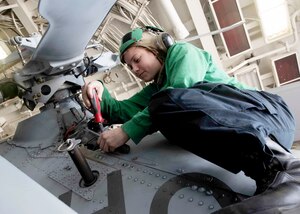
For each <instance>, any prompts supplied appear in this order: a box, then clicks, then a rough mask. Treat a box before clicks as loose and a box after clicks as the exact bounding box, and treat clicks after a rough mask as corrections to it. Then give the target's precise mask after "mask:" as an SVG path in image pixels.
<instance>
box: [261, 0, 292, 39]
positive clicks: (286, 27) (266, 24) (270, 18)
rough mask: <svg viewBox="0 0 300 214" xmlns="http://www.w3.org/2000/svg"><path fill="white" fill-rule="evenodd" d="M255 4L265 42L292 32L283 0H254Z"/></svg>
mask: <svg viewBox="0 0 300 214" xmlns="http://www.w3.org/2000/svg"><path fill="white" fill-rule="evenodd" d="M255 5H256V8H257V12H258V16H259V18H260V24H261V28H262V33H263V36H264V39H265V41H266V43H271V42H274V41H276V40H279V39H282V38H283V37H286V36H289V35H291V34H292V33H293V30H292V26H291V21H290V16H289V11H288V6H287V2H286V1H285V0H255Z"/></svg>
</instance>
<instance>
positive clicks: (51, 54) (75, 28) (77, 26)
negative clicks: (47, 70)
mask: <svg viewBox="0 0 300 214" xmlns="http://www.w3.org/2000/svg"><path fill="white" fill-rule="evenodd" d="M115 2H116V0H63V1H62V0H41V1H40V3H39V12H40V14H41V15H42V16H43V17H44V18H45V19H47V20H48V22H49V28H48V29H47V32H46V33H45V34H44V36H43V38H42V39H41V41H40V43H39V44H38V47H37V49H36V51H35V52H34V54H33V56H32V60H34V61H42V62H45V63H46V64H48V63H49V64H50V65H51V64H54V65H57V64H60V62H61V63H63V62H64V61H65V62H67V63H70V62H73V61H74V62H75V61H76V60H78V59H82V58H83V53H84V50H85V48H86V46H87V44H88V42H89V40H90V39H91V37H92V36H93V34H94V33H95V31H96V30H97V28H98V27H99V26H100V24H101V23H102V22H103V20H104V18H105V17H106V15H107V14H108V12H109V11H110V9H111V7H112V6H113V5H114V3H115ZM47 62H48V63H47ZM52 67H55V66H52Z"/></svg>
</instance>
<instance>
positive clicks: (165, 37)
mask: <svg viewBox="0 0 300 214" xmlns="http://www.w3.org/2000/svg"><path fill="white" fill-rule="evenodd" d="M145 31H149V32H152V33H154V34H156V40H157V43H158V45H159V46H160V47H161V49H162V50H165V51H167V50H168V49H169V48H170V47H171V46H172V45H173V44H174V39H173V37H172V36H171V35H170V34H168V33H166V32H164V31H163V30H161V29H159V28H157V27H152V26H146V27H145V28H144V30H143V32H145Z"/></svg>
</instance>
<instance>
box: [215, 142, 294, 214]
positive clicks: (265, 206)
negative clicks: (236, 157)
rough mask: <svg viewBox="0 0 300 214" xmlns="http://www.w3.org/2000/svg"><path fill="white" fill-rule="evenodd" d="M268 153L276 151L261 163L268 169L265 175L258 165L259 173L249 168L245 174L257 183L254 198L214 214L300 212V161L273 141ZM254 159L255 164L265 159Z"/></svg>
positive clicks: (268, 143) (269, 144) (290, 213)
mask: <svg viewBox="0 0 300 214" xmlns="http://www.w3.org/2000/svg"><path fill="white" fill-rule="evenodd" d="M265 150H266V151H265V152H267V153H268V150H269V152H272V156H273V157H271V156H268V155H265V157H264V158H263V159H264V160H263V161H261V163H260V164H261V165H262V166H264V169H263V171H262V172H259V171H257V165H255V166H254V167H253V168H255V170H249V168H250V167H249V166H248V168H247V169H245V174H246V175H248V176H250V177H251V178H253V179H254V180H255V181H256V184H257V190H256V192H255V194H254V196H252V197H250V198H248V199H246V200H244V201H242V202H239V203H237V204H233V205H230V206H228V207H224V208H223V209H220V210H218V211H216V212H214V213H218V214H223V213H226V214H227V213H228V214H229V213H230V214H233V213H239V214H245V213H256V214H274V213H276V214H277V213H288V214H292V213H293V214H294V213H295V214H296V213H297V214H299V213H300V159H297V158H295V157H294V156H293V155H292V154H291V153H289V152H288V151H286V150H285V149H283V148H282V147H281V146H280V145H279V144H277V143H275V142H273V141H272V140H268V141H267V144H266V148H265ZM251 159H252V165H253V164H256V163H257V164H259V163H258V162H257V160H258V159H260V160H262V157H259V158H257V156H256V155H252V156H251ZM248 163H250V162H249V161H248Z"/></svg>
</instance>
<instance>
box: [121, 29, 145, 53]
mask: <svg viewBox="0 0 300 214" xmlns="http://www.w3.org/2000/svg"><path fill="white" fill-rule="evenodd" d="M142 35H143V29H141V28H136V29H134V30H132V31H131V32H128V33H126V34H125V35H124V36H123V38H122V41H121V45H120V48H119V51H120V55H122V54H123V53H124V52H125V51H126V50H127V49H128V48H129V47H130V46H131V45H132V44H133V43H135V42H137V41H139V40H141V39H142Z"/></svg>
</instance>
